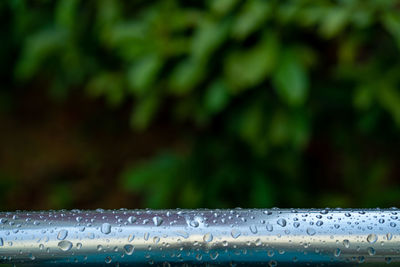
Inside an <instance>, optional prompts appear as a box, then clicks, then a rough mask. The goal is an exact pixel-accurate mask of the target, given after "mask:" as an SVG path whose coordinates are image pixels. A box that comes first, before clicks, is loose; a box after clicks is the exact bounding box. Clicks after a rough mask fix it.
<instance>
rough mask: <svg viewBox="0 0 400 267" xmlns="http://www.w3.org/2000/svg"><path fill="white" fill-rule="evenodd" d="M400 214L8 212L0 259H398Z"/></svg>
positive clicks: (163, 262) (3, 217) (1, 218)
mask: <svg viewBox="0 0 400 267" xmlns="http://www.w3.org/2000/svg"><path fill="white" fill-rule="evenodd" d="M399 216H400V213H399V210H398V209H389V210H380V209H376V210H340V209H332V210H331V209H324V210H281V209H270V210H260V209H253V210H246V209H234V210H107V211H105V210H96V211H80V210H73V211H44V212H3V213H0V263H3V264H7V263H9V264H17V266H18V265H46V264H51V265H65V264H66V265H80V264H85V265H91V264H93V265H111V266H126V265H134V266H139V265H155V266H175V265H178V266H182V265H183V266H185V264H187V265H189V266H191V265H208V266H214V265H228V266H230V265H246V266H247V265H263V266H292V265H296V266H297V265H307V266H312V265H324V266H326V265H351V266H353V265H356V264H359V263H362V264H363V265H366V264H367V265H368V264H371V265H377V264H378V263H379V264H378V265H380V264H388V263H390V265H391V266H392V265H393V266H397V265H398V263H399V262H400V219H399Z"/></svg>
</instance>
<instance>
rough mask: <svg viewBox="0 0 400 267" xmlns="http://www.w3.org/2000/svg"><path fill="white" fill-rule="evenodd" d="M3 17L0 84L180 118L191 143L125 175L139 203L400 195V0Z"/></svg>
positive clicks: (136, 117) (217, 1)
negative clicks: (35, 86)
mask: <svg viewBox="0 0 400 267" xmlns="http://www.w3.org/2000/svg"><path fill="white" fill-rule="evenodd" d="M0 14H1V20H2V25H1V26H0V27H1V35H2V41H1V42H0V64H1V72H2V74H1V76H2V79H3V81H7V82H8V83H9V84H13V85H15V84H17V85H18V84H19V85H21V84H22V85H26V84H32V83H35V82H36V83H37V82H38V81H46V82H45V84H46V86H47V87H48V90H49V91H48V93H49V95H50V96H51V97H52V98H54V99H55V101H59V100H63V99H65V98H68V95H69V94H71V93H72V92H74V93H76V92H77V91H78V92H79V93H80V94H85V95H87V96H88V97H95V98H102V99H105V100H106V102H107V104H108V105H109V108H110V109H117V108H118V107H121V106H123V105H129V106H131V107H132V113H131V117H130V122H127V123H130V124H131V126H132V128H133V130H134V131H146V129H148V127H151V125H153V124H156V123H158V122H159V121H160V120H163V121H166V122H167V123H168V124H171V125H178V126H179V127H180V129H181V134H180V138H182V140H184V141H185V143H186V144H187V148H186V149H182V150H179V149H178V150H174V149H169V150H168V149H167V150H166V151H165V150H164V149H163V150H161V149H160V151H159V153H158V154H157V155H155V156H153V157H149V158H145V159H143V160H142V161H140V162H139V163H138V162H133V163H132V164H131V165H129V166H127V167H126V168H125V169H124V170H122V171H121V178H120V186H121V187H123V188H124V189H125V190H127V191H129V192H132V194H137V195H139V196H141V198H142V199H143V205H144V206H145V207H152V208H163V207H200V206H203V207H204V206H205V207H230V206H244V207H269V206H272V205H279V206H283V207H284V206H292V207H298V206H327V205H330V206H344V207H346V206H364V207H366V206H367V207H369V206H378V205H381V206H393V205H396V204H397V205H398V204H400V182H399V181H398V179H397V178H398V176H399V175H400V169H399V167H398V166H400V165H399V159H398V151H399V150H398V149H399V148H400V142H399V127H400V90H399V85H400V54H399V51H400V50H399V48H400V3H399V1H395V0H342V1H340V0H336V1H334V0H318V1H317V0H304V1H295V0H287V1H282V0H280V1H278V0H269V1H264V0H247V1H239V0H208V1H191V0H189V1H181V0H159V1H144V0H137V1H122V0H99V1H83V0H59V1H47V0H42V1H39V0H38V1H22V0H12V1H2V2H1V3H0ZM5 84H6V83H5ZM4 87H5V91H7V89H6V87H7V86H4ZM7 88H8V87H7ZM10 88H11V87H10ZM8 94H12V92H11V93H5V94H4V95H5V96H4V97H2V98H1V101H0V102H1V103H3V101H4V102H7V101H6V100H4V99H5V97H6V96H7V95H8ZM2 106H3V105H2ZM132 149H135V148H134V147H132ZM57 190H58V191H60V192H61V193H60V194H61V195H65V194H66V193H65V192H66V191H65V190H66V189H65V186H63V185H61V186H59V187H58V189H57ZM58 191H57V192H58ZM55 195H58V193H55Z"/></svg>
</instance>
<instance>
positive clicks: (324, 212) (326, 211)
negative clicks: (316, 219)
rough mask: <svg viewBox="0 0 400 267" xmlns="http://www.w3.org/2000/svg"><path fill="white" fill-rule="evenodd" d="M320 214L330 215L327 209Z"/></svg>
mask: <svg viewBox="0 0 400 267" xmlns="http://www.w3.org/2000/svg"><path fill="white" fill-rule="evenodd" d="M320 213H321V214H327V213H328V210H326V209H324V210H321V211H320Z"/></svg>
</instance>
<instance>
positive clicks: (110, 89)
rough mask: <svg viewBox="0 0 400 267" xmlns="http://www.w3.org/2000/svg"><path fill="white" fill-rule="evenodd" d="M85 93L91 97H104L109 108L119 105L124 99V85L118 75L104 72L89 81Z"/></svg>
mask: <svg viewBox="0 0 400 267" xmlns="http://www.w3.org/2000/svg"><path fill="white" fill-rule="evenodd" d="M86 91H87V92H88V93H89V95H91V96H93V97H99V96H105V97H106V99H107V102H108V104H109V105H110V106H113V107H115V106H117V105H119V104H120V103H121V102H122V101H123V99H124V95H125V93H124V84H123V79H122V77H121V75H120V74H119V73H112V72H105V73H101V74H98V75H97V76H95V77H94V78H93V79H92V80H90V81H89V83H88V85H87V87H86Z"/></svg>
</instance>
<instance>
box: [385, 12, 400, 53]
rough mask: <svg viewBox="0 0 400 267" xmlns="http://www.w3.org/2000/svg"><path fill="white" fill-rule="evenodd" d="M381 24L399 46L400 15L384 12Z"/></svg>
mask: <svg viewBox="0 0 400 267" xmlns="http://www.w3.org/2000/svg"><path fill="white" fill-rule="evenodd" d="M382 23H383V26H384V27H385V28H386V30H387V31H388V32H389V33H391V34H392V35H393V37H394V38H395V40H396V42H397V46H398V47H399V48H400V16H399V14H398V12H396V13H386V14H385V15H384V16H383V18H382Z"/></svg>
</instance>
